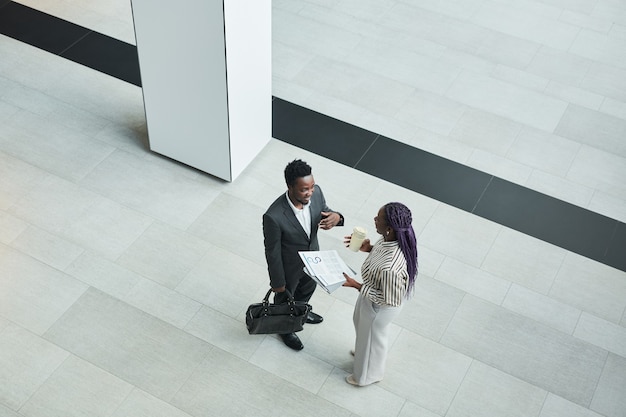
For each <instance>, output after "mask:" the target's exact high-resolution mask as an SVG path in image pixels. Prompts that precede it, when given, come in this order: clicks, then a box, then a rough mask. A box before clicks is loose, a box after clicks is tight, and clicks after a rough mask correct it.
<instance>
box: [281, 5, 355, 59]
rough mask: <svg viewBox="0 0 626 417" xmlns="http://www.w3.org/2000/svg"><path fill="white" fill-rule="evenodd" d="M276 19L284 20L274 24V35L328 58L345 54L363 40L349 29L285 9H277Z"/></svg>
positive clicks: (304, 49) (301, 48)
mask: <svg viewBox="0 0 626 417" xmlns="http://www.w3.org/2000/svg"><path fill="white" fill-rule="evenodd" d="M272 18H273V19H279V20H281V21H282V22H283V24H281V25H277V26H274V27H273V30H272V36H273V38H275V39H280V40H281V41H282V42H284V43H285V44H287V45H289V46H292V47H294V48H298V49H300V50H303V51H307V52H309V53H313V54H315V55H319V56H324V57H327V58H336V57H344V56H345V55H346V54H347V53H348V52H350V51H351V50H352V49H353V48H354V47H355V46H356V44H357V43H358V42H359V41H360V39H361V38H360V36H358V35H356V34H354V33H351V32H349V31H347V30H344V29H341V28H337V27H333V26H330V25H327V24H324V23H322V24H321V25H320V23H319V22H315V21H314V20H313V19H310V18H307V17H304V16H302V15H300V14H293V13H290V12H286V11H285V10H274V11H273V13H272Z"/></svg>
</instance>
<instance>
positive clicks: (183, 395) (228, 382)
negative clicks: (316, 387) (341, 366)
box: [171, 349, 350, 417]
mask: <svg viewBox="0 0 626 417" xmlns="http://www.w3.org/2000/svg"><path fill="white" fill-rule="evenodd" d="M301 377H302V378H306V376H305V375H302V376H301ZM346 385H347V384H346ZM348 388H350V386H348ZM286 393H288V394H286ZM285 395H288V399H287V398H283V397H284V396H285ZM171 404H173V405H174V406H176V407H178V408H180V409H182V410H183V411H186V412H187V413H189V414H191V415H194V416H196V415H220V416H233V417H235V416H247V415H256V416H267V417H270V416H277V415H298V416H303V417H317V416H320V415H332V416H338V417H339V416H346V417H347V416H349V415H350V412H349V411H347V410H345V409H343V408H341V407H340V406H337V405H335V404H333V403H331V402H329V401H327V400H325V399H322V398H320V397H319V396H316V395H315V394H313V393H310V392H308V391H306V390H304V389H302V388H300V387H297V386H295V385H293V384H291V383H289V382H287V381H285V380H284V379H282V378H280V377H278V376H276V375H273V374H272V373H270V372H267V371H265V370H263V369H260V368H259V367H257V366H255V365H252V364H250V363H248V362H245V361H243V360H241V359H240V358H238V357H236V356H233V355H231V354H229V353H226V352H223V351H221V350H219V349H214V350H213V351H212V352H211V354H210V355H209V356H208V357H207V358H206V360H204V361H203V362H202V363H201V364H200V366H198V367H197V368H196V370H195V371H194V373H193V374H192V375H191V376H190V377H189V379H187V381H186V382H185V384H184V385H183V386H182V387H181V389H180V390H178V392H177V393H176V396H175V397H174V398H173V399H172V401H171Z"/></svg>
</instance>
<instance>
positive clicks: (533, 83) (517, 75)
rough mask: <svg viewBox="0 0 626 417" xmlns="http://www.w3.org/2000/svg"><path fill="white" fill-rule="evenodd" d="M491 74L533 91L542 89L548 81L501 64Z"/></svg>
mask: <svg viewBox="0 0 626 417" xmlns="http://www.w3.org/2000/svg"><path fill="white" fill-rule="evenodd" d="M491 76H492V77H494V78H496V79H498V80H502V81H505V82H508V83H511V84H515V85H518V86H520V87H524V88H528V89H529V90H534V91H543V90H544V89H545V88H546V86H547V85H548V83H549V82H550V81H549V80H548V79H547V78H544V77H541V76H539V75H535V74H531V73H529V72H526V71H524V70H521V69H518V68H514V67H510V66H508V65H502V64H498V65H497V66H496V68H495V70H494V71H493V72H492V73H491Z"/></svg>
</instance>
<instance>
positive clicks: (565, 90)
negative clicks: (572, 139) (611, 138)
mask: <svg viewBox="0 0 626 417" xmlns="http://www.w3.org/2000/svg"><path fill="white" fill-rule="evenodd" d="M543 92H544V93H545V94H546V95H549V96H552V97H554V98H557V99H560V100H563V101H567V102H569V103H572V104H577V105H579V106H583V107H588V108H590V109H592V110H600V108H601V106H602V103H603V102H604V100H605V99H606V97H605V96H603V95H600V94H597V93H593V92H590V91H589V90H585V89H583V88H578V87H572V86H571V85H567V84H562V83H559V82H556V81H550V82H549V83H548V85H547V86H546V89H545V90H544V91H543ZM603 112H604V113H607V114H612V113H611V112H610V111H604V110H603Z"/></svg>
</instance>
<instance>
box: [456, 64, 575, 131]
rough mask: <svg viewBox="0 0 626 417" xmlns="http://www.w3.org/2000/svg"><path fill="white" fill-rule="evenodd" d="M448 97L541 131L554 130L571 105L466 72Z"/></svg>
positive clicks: (457, 80)
mask: <svg viewBox="0 0 626 417" xmlns="http://www.w3.org/2000/svg"><path fill="white" fill-rule="evenodd" d="M446 96H447V97H450V98H452V99H454V100H457V101H459V102H461V103H464V104H466V105H468V106H474V107H477V108H479V109H481V110H484V111H487V112H491V113H494V114H496V115H498V116H502V117H506V118H509V119H511V120H514V121H516V122H519V123H523V124H526V125H529V126H532V127H535V128H537V129H541V130H546V131H552V130H553V129H554V128H555V127H556V126H557V125H558V123H559V120H560V119H561V117H562V116H563V113H564V112H565V109H566V107H567V103H565V102H564V101H561V100H557V99H554V98H551V97H547V96H545V95H543V94H540V93H538V92H535V91H532V90H529V89H526V88H523V87H518V86H516V85H513V84H510V83H507V82H504V81H500V80H497V79H495V78H490V77H488V76H484V75H477V74H470V73H469V72H467V71H464V72H462V73H461V74H460V75H459V77H458V78H457V79H456V80H455V81H454V83H453V84H452V86H451V87H450V89H449V90H448V91H447V93H446Z"/></svg>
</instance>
